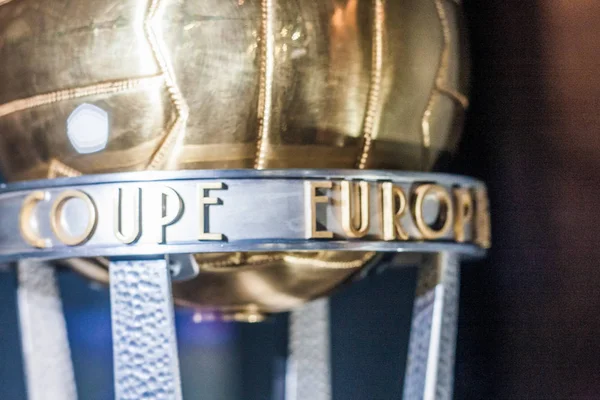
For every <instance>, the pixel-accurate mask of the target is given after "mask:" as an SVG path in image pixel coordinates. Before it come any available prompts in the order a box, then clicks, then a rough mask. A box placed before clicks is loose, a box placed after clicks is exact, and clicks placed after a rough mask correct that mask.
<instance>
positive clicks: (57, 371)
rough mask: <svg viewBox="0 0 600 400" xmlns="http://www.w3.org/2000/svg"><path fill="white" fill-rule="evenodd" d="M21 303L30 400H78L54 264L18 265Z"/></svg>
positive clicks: (21, 323) (22, 332) (23, 345)
mask: <svg viewBox="0 0 600 400" xmlns="http://www.w3.org/2000/svg"><path fill="white" fill-rule="evenodd" d="M17 268H18V281H19V287H18V289H17V303H18V307H19V323H20V328H21V342H22V347H23V360H24V366H25V377H26V383H27V395H28V398H29V400H75V399H77V390H76V387H75V376H74V374H73V364H72V362H71V351H70V349H69V340H68V338H67V328H66V324H65V318H64V315H63V309H62V302H61V300H60V293H59V290H58V285H57V283H56V278H55V271H54V267H52V266H51V265H48V264H47V263H45V262H43V261H35V260H27V261H21V262H19V264H18V266H17Z"/></svg>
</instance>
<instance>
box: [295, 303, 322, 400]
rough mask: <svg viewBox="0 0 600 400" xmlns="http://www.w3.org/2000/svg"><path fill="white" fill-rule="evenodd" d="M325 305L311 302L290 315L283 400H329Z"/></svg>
mask: <svg viewBox="0 0 600 400" xmlns="http://www.w3.org/2000/svg"><path fill="white" fill-rule="evenodd" d="M329 340H330V339H329V301H328V300H327V299H319V300H315V301H313V302H311V303H308V304H306V305H304V306H303V307H302V308H300V309H298V310H295V311H293V312H292V313H291V314H290V342H289V355H288V365H287V368H288V370H287V378H286V400H330V399H331V370H330V362H331V361H330V359H331V356H330V345H329Z"/></svg>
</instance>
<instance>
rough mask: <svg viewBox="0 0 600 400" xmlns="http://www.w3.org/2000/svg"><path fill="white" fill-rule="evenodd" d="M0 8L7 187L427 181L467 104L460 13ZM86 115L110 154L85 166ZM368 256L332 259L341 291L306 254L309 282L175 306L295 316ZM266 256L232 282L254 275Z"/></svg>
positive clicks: (281, 275)
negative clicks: (352, 176)
mask: <svg viewBox="0 0 600 400" xmlns="http://www.w3.org/2000/svg"><path fill="white" fill-rule="evenodd" d="M0 5H1V6H0V87H1V88H2V90H0V169H1V170H2V173H3V174H4V176H5V177H6V179H8V180H10V181H15V180H26V179H37V178H46V177H49V178H56V177H62V176H76V175H78V174H93V173H112V172H119V171H137V170H144V169H150V170H159V169H199V168H206V169H230V168H260V169H263V168H360V169H363V168H364V169H403V170H430V169H431V168H432V166H433V165H435V164H436V163H437V161H438V160H439V159H441V158H442V156H444V155H447V154H449V153H451V152H452V151H453V148H454V146H455V144H456V142H457V140H456V135H457V132H459V131H460V123H461V122H460V121H461V118H460V116H461V113H462V112H463V109H464V108H465V107H466V106H467V105H468V99H467V97H466V96H465V93H466V90H467V88H466V80H465V79H463V77H464V76H465V60H464V59H463V54H464V52H463V50H464V49H463V41H462V40H461V39H462V33H461V29H462V27H461V20H460V14H461V11H460V5H459V4H458V2H456V1H451V0H425V1H424V0H403V1H384V0H324V1H314V0H298V1H294V2H291V1H280V2H275V0H244V1H239V0H205V1H190V0H183V1H180V0H150V1H147V0H106V1H101V2H100V1H92V0H82V1H78V2H71V1H69V0H54V1H52V2H48V1H42V0H19V1H6V0H0ZM82 102H86V103H89V104H93V105H95V106H97V107H99V108H101V109H102V110H104V111H106V112H107V113H108V115H109V129H110V134H109V137H108V142H107V146H106V148H105V149H104V150H102V151H101V152H98V153H93V154H79V153H77V151H76V150H75V149H74V148H73V146H72V145H71V144H70V142H69V140H68V138H67V135H66V120H67V118H68V116H69V115H70V114H71V112H72V111H73V110H74V109H76V108H77V107H78V106H79V105H81V103H82ZM388 200H389V199H388ZM396 200H398V198H396ZM394 202H395V201H394ZM311 212H312V211H311ZM399 217H400V216H396V217H395V218H396V219H398V218H399ZM351 225H352V224H351ZM360 225H361V224H360V223H359V224H357V225H353V226H355V227H356V228H357V229H358V231H357V232H360V231H361V229H360V228H361V226H360ZM388 229H389V227H388ZM388 233H389V232H388ZM310 235H311V236H313V237H316V236H318V235H327V232H322V231H318V230H316V227H315V229H313V230H312V231H311V232H310ZM315 235H316V236H315ZM395 235H396V236H397V237H399V238H401V237H402V236H403V235H402V232H401V231H398V230H396V232H395ZM482 240H483V239H482ZM367 255H368V253H351V254H349V255H337V256H338V257H343V258H344V259H345V258H346V257H348V258H349V260H346V261H348V262H351V263H353V262H356V264H350V265H353V267H352V268H350V269H349V270H348V271H345V272H344V273H343V274H342V273H338V274H335V273H333V272H332V271H330V272H328V273H326V272H324V270H325V269H326V268H325V266H326V265H333V264H329V263H335V262H337V261H335V260H334V258H335V257H333V256H331V255H325V254H321V253H318V254H310V255H306V257H305V260H304V262H303V263H301V265H303V266H302V267H299V266H298V265H300V264H298V265H296V264H294V266H293V267H292V266H291V265H292V259H291V258H289V257H296V256H295V255H288V256H284V257H280V258H277V257H279V256H276V255H265V256H266V257H275V258H272V259H270V261H269V262H268V265H269V266H270V267H269V268H262V267H261V268H260V269H258V270H253V271H246V270H244V272H243V273H242V271H240V272H239V273H240V274H246V275H248V276H251V277H252V278H247V279H246V278H245V279H242V280H241V281H240V282H244V283H240V282H238V281H237V279H238V278H236V277H234V276H233V275H227V274H225V273H223V274H221V275H220V276H221V277H220V278H219V279H223V281H220V282H219V283H217V282H212V281H211V282H205V283H202V282H201V280H196V281H193V283H189V284H188V285H184V287H185V288H186V289H185V290H183V289H181V290H179V289H178V290H176V291H175V293H176V295H177V296H179V301H180V302H187V303H194V304H197V305H201V306H207V305H210V304H218V305H219V307H221V308H222V307H226V306H227V305H230V306H231V307H233V308H235V309H236V310H243V309H245V308H244V307H246V306H249V305H253V306H256V307H259V308H260V309H262V308H265V307H266V305H267V304H268V305H269V306H268V309H269V310H274V309H283V308H285V306H284V305H286V304H287V305H291V304H296V303H297V299H303V300H306V299H308V298H313V297H315V296H318V295H321V294H323V293H326V292H327V291H329V290H331V289H332V288H334V287H335V286H336V285H337V284H339V282H341V281H342V280H344V279H346V278H347V277H348V276H349V275H350V274H351V272H352V271H356V270H358V269H359V268H360V265H362V264H361V263H364V257H366V256H367ZM254 256H258V255H254ZM254 256H243V257H242V258H241V259H242V260H245V261H242V262H240V263H238V264H237V266H238V267H240V266H244V265H247V266H249V267H250V266H254V267H256V265H255V264H251V261H250V260H252V259H254V258H253V257H254ZM231 257H237V256H235V255H233V256H231ZM286 257H287V258H286ZM196 258H197V259H198V261H199V262H200V264H210V263H211V262H212V261H211V260H212V258H211V257H210V256H209V255H198V256H196ZM202 260H204V261H205V262H204V261H202ZM219 262H220V261H219ZM245 263H247V264H245ZM350 270H352V271H350ZM267 271H269V272H267ZM301 271H303V272H301ZM338 272H339V271H338ZM231 274H233V272H231ZM286 274H287V275H286ZM227 276H229V278H227ZM248 279H249V280H248ZM276 280H279V283H277V284H274V283H273V282H274V281H276ZM259 281H260V282H262V283H256V282H259ZM300 281H301V282H303V284H302V285H300V286H301V288H300V287H298V286H297V285H298V282H300ZM250 282H254V283H250ZM209 284H210V285H216V287H219V285H221V287H225V286H226V287H227V289H224V293H225V294H223V293H218V294H217V293H216V292H215V291H216V289H211V288H210V287H208V286H207V285H209ZM248 285H254V286H253V287H254V289H253V290H251V288H249V287H247V286H248ZM258 287H262V288H263V289H264V290H259V289H257V288H258ZM309 287H310V288H311V289H310V290H308V288H309ZM268 288H271V289H268ZM199 292H202V293H203V294H202V295H199V294H198V293H199ZM244 293H245V294H244ZM205 295H206V296H205ZM269 297H270V298H272V299H275V298H277V299H281V303H280V304H277V301H275V300H273V301H272V302H269V301H268V299H267V298H269ZM241 299H244V301H242V300H241ZM292 299H293V300H292Z"/></svg>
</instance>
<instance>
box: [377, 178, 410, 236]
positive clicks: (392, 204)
mask: <svg viewBox="0 0 600 400" xmlns="http://www.w3.org/2000/svg"><path fill="white" fill-rule="evenodd" d="M381 197H382V207H381V208H382V210H383V216H382V225H383V240H387V241H390V240H396V239H400V240H408V234H407V233H406V232H405V231H404V229H403V228H402V225H400V218H402V216H403V215H404V214H405V213H406V209H407V201H406V195H405V194H404V191H403V190H402V188H400V187H398V186H394V185H393V184H392V182H384V183H382V184H381Z"/></svg>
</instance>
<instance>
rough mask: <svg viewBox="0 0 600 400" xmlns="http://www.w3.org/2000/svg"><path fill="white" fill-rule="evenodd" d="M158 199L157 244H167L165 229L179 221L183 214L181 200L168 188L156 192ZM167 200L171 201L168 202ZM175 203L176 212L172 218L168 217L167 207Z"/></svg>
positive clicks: (164, 187) (177, 194)
mask: <svg viewBox="0 0 600 400" xmlns="http://www.w3.org/2000/svg"><path fill="white" fill-rule="evenodd" d="M158 194H159V196H160V198H159V207H158V210H159V212H160V214H159V215H160V218H159V219H158V230H159V232H158V237H157V242H158V243H166V242H167V227H168V226H170V225H173V224H174V223H175V222H177V221H179V219H180V218H181V215H182V214H183V200H181V197H180V196H179V193H177V192H176V191H175V190H174V189H173V188H170V187H169V186H163V187H162V188H161V189H160V190H159V192H158ZM169 198H170V199H171V200H169ZM172 201H176V202H177V203H176V204H177V212H176V213H175V214H174V215H173V216H169V215H168V211H167V205H168V204H169V203H170V202H172Z"/></svg>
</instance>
